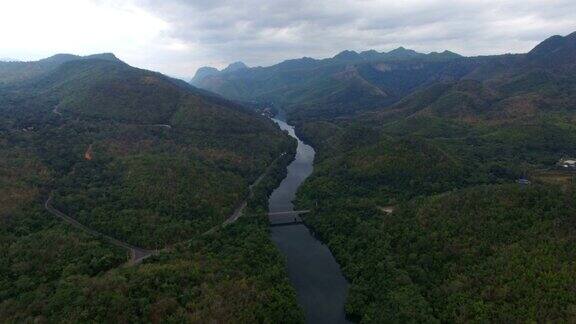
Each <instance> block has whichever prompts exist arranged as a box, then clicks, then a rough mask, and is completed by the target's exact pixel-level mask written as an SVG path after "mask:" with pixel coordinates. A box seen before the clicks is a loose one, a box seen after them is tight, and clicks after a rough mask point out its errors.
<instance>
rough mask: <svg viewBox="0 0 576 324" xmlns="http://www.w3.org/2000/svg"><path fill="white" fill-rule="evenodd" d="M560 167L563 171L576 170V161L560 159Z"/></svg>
mask: <svg viewBox="0 0 576 324" xmlns="http://www.w3.org/2000/svg"><path fill="white" fill-rule="evenodd" d="M558 166H559V167H561V168H563V169H571V170H576V159H572V158H567V159H560V161H558Z"/></svg>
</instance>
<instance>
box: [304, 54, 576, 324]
mask: <svg viewBox="0 0 576 324" xmlns="http://www.w3.org/2000/svg"><path fill="white" fill-rule="evenodd" d="M512 60H513V61H514V62H515V64H512V65H511V66H510V67H509V70H508V72H509V74H507V75H505V76H504V75H502V73H501V72H502V70H505V69H506V67H504V68H503V67H502V65H500V67H499V70H498V69H494V68H493V66H492V65H491V63H490V64H488V65H487V66H485V67H483V68H482V69H480V71H482V73H483V74H484V77H487V78H488V81H478V80H463V81H458V82H449V83H437V84H435V85H433V86H432V87H429V88H427V89H425V90H422V91H419V92H417V93H416V94H414V95H412V96H409V97H407V98H406V99H404V100H402V101H401V102H399V103H398V104H396V105H393V106H391V107H388V108H382V109H378V110H376V111H374V112H372V113H367V114H364V115H360V116H357V117H355V118H348V119H342V118H341V119H333V120H323V121H305V122H302V123H301V124H300V126H299V132H300V133H301V134H302V135H303V137H304V138H306V139H307V140H308V141H310V142H311V143H312V144H313V145H314V146H315V148H316V149H317V150H318V155H317V160H316V165H315V171H314V173H313V175H312V176H311V177H310V178H309V179H308V180H307V181H306V183H305V184H304V186H303V187H302V188H301V190H300V191H299V197H298V204H299V208H301V209H312V212H311V213H310V214H307V215H306V216H305V220H306V223H307V224H308V225H309V226H310V227H312V228H313V230H314V231H315V232H316V234H317V235H318V236H319V237H321V238H322V239H323V240H324V241H325V242H326V243H327V244H328V246H329V247H330V248H331V250H332V251H333V252H334V254H335V256H336V259H337V260H338V262H339V263H340V264H341V266H342V268H343V271H344V274H345V275H346V276H347V278H348V279H349V280H350V282H351V290H350V295H349V299H348V303H347V306H346V310H347V312H348V314H349V315H350V316H351V317H352V318H354V319H356V320H358V321H360V322H363V323H383V322H384V323H386V322H398V323H404V322H548V321H551V322H571V321H574V319H575V317H574V316H575V315H574V314H575V313H574V309H575V308H574V305H575V303H574V302H575V301H576V295H575V294H574V291H573V289H572V287H573V286H574V281H575V279H576V277H575V276H574V266H575V264H574V253H573V251H572V250H573V249H572V248H571V245H572V242H573V241H574V233H573V231H572V227H573V225H572V224H573V222H574V198H575V197H574V184H575V183H574V178H575V176H576V174H574V173H570V172H566V171H562V172H561V171H558V170H556V162H557V161H558V160H559V159H560V158H561V157H565V156H576V137H575V135H574V134H576V128H575V127H576V123H575V122H574V121H575V119H574V117H575V115H574V112H573V109H571V108H573V106H574V103H575V102H576V101H574V98H575V97H574V93H576V92H575V91H574V90H575V88H574V84H576V83H575V82H574V79H573V77H571V76H570V75H569V73H570V72H568V71H571V69H573V62H569V63H568V64H567V65H563V66H562V68H559V67H558V66H557V67H556V69H554V70H553V69H549V67H548V66H546V67H544V66H545V65H543V64H544V63H543V62H538V61H533V60H532V59H530V60H529V58H526V57H524V58H522V57H520V58H512ZM518 60H520V61H518ZM519 63H522V65H521V64H519ZM494 73H497V74H496V75H495V74H494ZM519 178H528V179H529V180H531V181H532V183H531V184H529V185H521V184H518V183H516V181H517V180H518V179H519ZM390 207H395V209H394V211H393V212H392V213H389V212H388V211H389V210H390Z"/></svg>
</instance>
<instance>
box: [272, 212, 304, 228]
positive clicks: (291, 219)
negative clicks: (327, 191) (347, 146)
mask: <svg viewBox="0 0 576 324" xmlns="http://www.w3.org/2000/svg"><path fill="white" fill-rule="evenodd" d="M309 212H310V210H293V211H285V212H273V213H268V220H269V221H270V226H271V227H276V226H289V225H297V224H303V223H304V221H303V220H302V217H300V215H302V214H306V213H309ZM274 219H276V220H279V221H277V222H275V221H273V220H274Z"/></svg>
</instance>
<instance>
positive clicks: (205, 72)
mask: <svg viewBox="0 0 576 324" xmlns="http://www.w3.org/2000/svg"><path fill="white" fill-rule="evenodd" d="M218 73H220V71H218V69H217V68H213V67H211V66H203V67H201V68H199V69H198V70H196V74H194V77H193V78H192V80H191V81H190V83H192V84H198V82H201V81H202V80H204V79H205V78H206V77H209V76H211V75H216V74H218Z"/></svg>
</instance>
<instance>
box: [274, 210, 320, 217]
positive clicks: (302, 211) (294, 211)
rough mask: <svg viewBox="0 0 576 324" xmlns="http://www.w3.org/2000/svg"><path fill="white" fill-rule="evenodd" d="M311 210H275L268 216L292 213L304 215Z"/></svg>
mask: <svg viewBox="0 0 576 324" xmlns="http://www.w3.org/2000/svg"><path fill="white" fill-rule="evenodd" d="M309 212H310V211H309V210H292V211H284V212H273V213H268V216H290V215H302V214H306V213H309Z"/></svg>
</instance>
